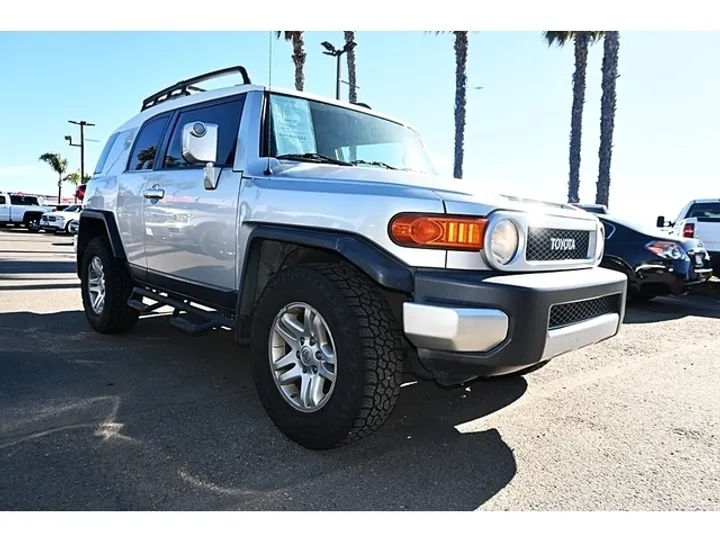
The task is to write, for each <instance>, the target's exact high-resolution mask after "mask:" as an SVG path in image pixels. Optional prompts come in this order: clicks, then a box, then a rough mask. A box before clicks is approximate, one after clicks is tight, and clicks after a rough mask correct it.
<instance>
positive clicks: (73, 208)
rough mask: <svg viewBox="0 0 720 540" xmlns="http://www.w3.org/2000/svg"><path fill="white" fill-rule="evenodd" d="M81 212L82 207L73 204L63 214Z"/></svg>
mask: <svg viewBox="0 0 720 540" xmlns="http://www.w3.org/2000/svg"><path fill="white" fill-rule="evenodd" d="M79 211H80V207H79V206H78V205H76V204H71V205H70V206H68V207H67V208H66V209H65V210H63V212H79Z"/></svg>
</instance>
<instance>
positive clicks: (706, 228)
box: [680, 200, 720, 252]
mask: <svg viewBox="0 0 720 540" xmlns="http://www.w3.org/2000/svg"><path fill="white" fill-rule="evenodd" d="M684 223H685V224H686V225H687V224H692V225H693V226H694V228H695V234H694V237H695V238H699V239H700V240H702V243H703V244H705V249H707V250H708V251H713V252H720V200H718V201H703V202H696V203H694V204H693V205H692V206H690V208H689V209H688V211H687V214H686V219H685V220H684ZM680 234H682V230H681V231H680Z"/></svg>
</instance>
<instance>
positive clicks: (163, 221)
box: [77, 67, 626, 449]
mask: <svg viewBox="0 0 720 540" xmlns="http://www.w3.org/2000/svg"><path fill="white" fill-rule="evenodd" d="M238 73H239V74H240V75H241V76H242V79H243V81H242V84H239V85H236V86H231V87H229V88H223V89H219V90H212V91H204V90H202V89H201V88H198V87H197V85H198V84H200V83H202V82H203V81H205V80H208V79H211V78H215V77H219V76H221V75H229V74H238ZM475 187H476V185H475V184H473V183H472V182H470V181H467V180H465V181H457V180H453V179H450V178H444V177H439V176H437V175H436V173H435V171H434V169H433V166H432V164H431V161H430V159H429V157H428V153H427V151H426V150H425V147H424V146H423V143H422V141H421V139H420V136H419V135H418V133H417V132H416V131H415V130H414V129H413V128H412V127H410V126H408V125H407V124H405V123H403V122H401V121H398V120H395V119H392V118H390V117H388V116H385V115H383V114H380V113H378V112H375V111H373V110H371V109H370V108H369V107H367V106H355V105H351V104H348V103H342V102H339V101H335V100H332V99H326V98H323V97H318V96H311V95H308V94H305V93H300V92H294V91H289V90H279V89H276V88H268V87H263V86H256V85H253V84H251V82H250V79H249V77H248V75H247V72H246V70H245V69H244V68H242V67H235V68H229V69H225V70H220V71H216V72H212V73H208V74H205V75H201V76H199V77H195V78H193V79H189V80H185V81H180V82H178V83H177V84H174V85H172V86H171V87H168V88H166V89H164V90H161V91H160V92H158V93H156V94H155V95H153V96H150V97H149V98H147V99H146V100H145V101H144V102H143V104H142V110H141V112H140V113H139V114H138V115H136V116H134V117H133V118H131V119H130V120H128V121H127V122H126V123H125V124H123V125H122V126H120V127H119V128H117V130H115V132H114V133H113V134H112V136H111V137H110V139H109V141H108V142H107V145H106V146H105V149H104V150H103V152H102V155H101V157H100V159H99V162H98V165H97V168H96V170H95V172H94V175H93V177H92V179H91V180H90V182H89V183H88V187H87V191H86V194H85V199H84V203H85V206H84V209H83V211H82V213H81V217H80V225H79V231H78V237H77V265H78V266H77V269H78V275H79V276H80V278H81V281H82V299H83V304H84V307H85V314H86V316H87V320H88V322H89V323H90V325H91V326H92V327H93V328H94V329H95V330H96V331H98V332H101V333H123V332H128V331H130V330H131V329H132V328H133V327H134V326H135V324H136V323H137V321H138V318H139V317H140V316H141V315H142V314H144V313H148V312H150V311H153V310H155V309H157V308H159V307H161V306H170V307H172V308H174V312H173V315H172V317H171V319H170V322H171V324H173V325H174V326H176V327H177V328H179V329H181V330H184V331H186V332H189V333H197V332H201V331H204V330H210V329H214V328H221V327H224V328H228V329H232V330H233V331H234V336H235V339H236V340H237V341H238V342H249V344H250V346H251V362H252V369H253V374H254V380H255V384H256V388H257V392H258V394H259V397H260V400H261V401H262V404H263V405H264V407H265V409H266V410H267V413H268V415H269V417H270V418H271V419H272V421H273V422H274V423H275V425H276V426H277V427H278V428H279V429H280V430H281V431H282V432H283V433H284V434H285V435H286V436H287V437H289V438H290V439H292V440H293V441H296V442H297V443H299V444H301V445H303V446H306V447H308V448H314V449H325V448H330V447H336V446H340V445H343V444H347V443H349V442H352V441H357V440H358V439H361V438H363V437H365V436H367V435H369V434H371V433H372V432H374V431H375V430H377V429H378V428H379V427H380V426H381V425H382V424H383V423H384V422H385V421H386V420H387V418H388V417H389V416H390V414H391V413H392V411H393V408H394V407H395V403H396V401H397V399H398V394H399V391H400V385H401V380H402V379H401V378H402V375H403V373H407V372H409V373H412V374H414V375H415V376H416V377H420V378H426V379H430V380H435V381H437V382H438V383H439V384H441V385H444V386H449V385H457V384H464V383H466V382H468V381H471V380H473V379H475V378H477V377H487V376H494V375H502V374H509V373H521V372H523V371H527V370H528V369H530V368H534V367H537V366H538V365H542V364H544V363H545V362H547V361H548V360H550V359H551V358H553V357H556V356H558V355H560V354H563V353H567V352H569V351H572V350H576V349H579V348H581V347H585V346H587V345H590V344H593V343H596V342H598V341H601V340H604V339H607V338H610V337H612V336H614V335H615V334H617V332H618V331H619V328H620V325H621V323H622V320H623V317H624V312H625V287H626V278H625V276H624V274H621V273H617V272H613V271H610V270H605V269H602V268H599V267H598V263H599V262H600V259H601V257H602V254H603V246H604V237H603V228H602V225H601V224H600V222H599V221H598V219H597V218H596V217H595V216H593V215H592V214H590V213H588V212H584V211H582V210H580V209H577V208H575V207H573V206H571V205H564V204H552V203H543V202H538V201H531V200H522V199H518V198H515V197H507V196H500V195H494V194H491V193H485V192H477V191H476V190H475Z"/></svg>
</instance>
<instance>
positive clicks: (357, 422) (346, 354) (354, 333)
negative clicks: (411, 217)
mask: <svg viewBox="0 0 720 540" xmlns="http://www.w3.org/2000/svg"><path fill="white" fill-rule="evenodd" d="M291 302H304V303H306V304H309V305H310V306H312V307H313V308H315V309H316V310H317V311H318V312H319V313H320V314H321V315H322V317H323V318H324V319H325V322H326V323H327V325H328V327H329V329H330V332H331V333H332V335H333V339H334V341H335V349H336V351H335V353H336V367H335V370H336V382H335V389H334V392H333V394H332V395H331V397H330V399H329V401H328V402H327V403H326V404H325V406H324V407H322V408H321V409H320V410H318V411H316V412H301V411H298V410H296V409H295V408H293V407H292V406H291V405H290V404H288V403H287V401H286V400H285V399H284V398H283V396H282V395H281V394H280V391H279V390H278V388H277V386H276V384H275V380H274V376H273V374H272V371H271V368H270V360H269V355H268V348H269V339H270V335H271V332H272V328H273V322H274V320H275V317H276V315H277V314H278V313H279V312H280V310H281V309H282V308H283V307H284V306H286V305H287V304H290V303H291ZM401 335H402V333H401V329H400V326H399V323H398V321H397V320H396V319H395V317H394V316H393V314H392V312H391V310H390V307H389V306H388V304H387V302H386V301H385V299H384V297H383V296H382V294H381V292H380V291H379V289H378V288H377V287H376V285H375V284H374V283H372V282H371V281H370V280H369V279H368V278H367V277H365V276H364V275H363V274H361V273H360V272H359V271H357V270H355V269H354V268H352V267H350V266H349V265H345V264H326V263H313V264H303V265H298V266H293V267H290V268H287V269H285V270H283V271H281V272H280V273H278V274H277V275H276V276H275V277H274V278H273V279H272V280H271V281H270V282H269V283H268V285H267V286H266V288H265V290H264V291H263V293H262V295H261V297H260V299H259V300H258V304H257V307H256V310H255V315H254V319H253V326H252V335H251V358H252V370H253V377H254V380H255V386H256V389H257V393H258V396H259V398H260V401H261V402H262V404H263V406H264V407H265V410H266V411H267V414H268V416H269V417H270V419H271V420H272V422H273V423H274V424H275V426H277V428H278V429H279V430H280V431H281V432H282V433H283V434H285V436H287V437H288V438H289V439H291V440H292V441H295V442H296V443H298V444H300V445H302V446H304V447H306V448H310V449H314V450H324V449H329V448H337V447H340V446H344V445H346V444H349V443H352V442H355V441H358V440H360V439H363V438H365V437H367V436H368V435H370V434H372V433H374V432H375V431H377V430H378V429H379V428H380V427H381V426H382V425H383V424H384V423H385V422H386V420H387V419H388V418H389V417H390V415H391V414H392V412H393V410H394V408H395V405H396V403H397V399H398V395H399V392H400V385H401V383H402V367H403V362H402V340H401Z"/></svg>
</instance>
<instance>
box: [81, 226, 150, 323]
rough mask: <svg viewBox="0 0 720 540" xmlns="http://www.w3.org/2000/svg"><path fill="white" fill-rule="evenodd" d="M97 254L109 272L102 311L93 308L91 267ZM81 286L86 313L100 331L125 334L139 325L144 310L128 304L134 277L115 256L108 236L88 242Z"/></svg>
mask: <svg viewBox="0 0 720 540" xmlns="http://www.w3.org/2000/svg"><path fill="white" fill-rule="evenodd" d="M95 256H97V257H99V258H100V261H101V262H102V265H103V271H104V274H105V305H104V307H103V310H102V312H101V313H100V315H97V314H96V313H95V312H94V311H93V309H92V307H91V304H90V295H89V291H88V267H89V265H90V263H91V261H92V260H93V257H95ZM80 288H81V291H82V301H83V307H84V308H85V317H86V318H87V320H88V323H90V326H91V327H92V328H93V329H94V330H95V331H96V332H99V333H101V334H124V333H126V332H129V331H130V330H132V329H133V328H135V325H136V324H137V321H138V318H139V316H140V313H139V312H138V311H136V310H134V309H132V308H131V307H130V306H128V305H127V301H128V298H130V294H131V293H132V288H133V285H132V278H131V277H130V273H129V272H128V269H127V267H126V266H125V265H124V264H123V263H122V262H121V261H119V260H118V259H116V258H115V257H114V256H113V254H112V252H111V251H110V247H109V245H108V243H107V240H106V239H105V238H102V237H95V238H93V239H92V240H90V242H89V243H88V245H87V248H86V249H85V253H84V255H83V260H82V267H81V268H80Z"/></svg>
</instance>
